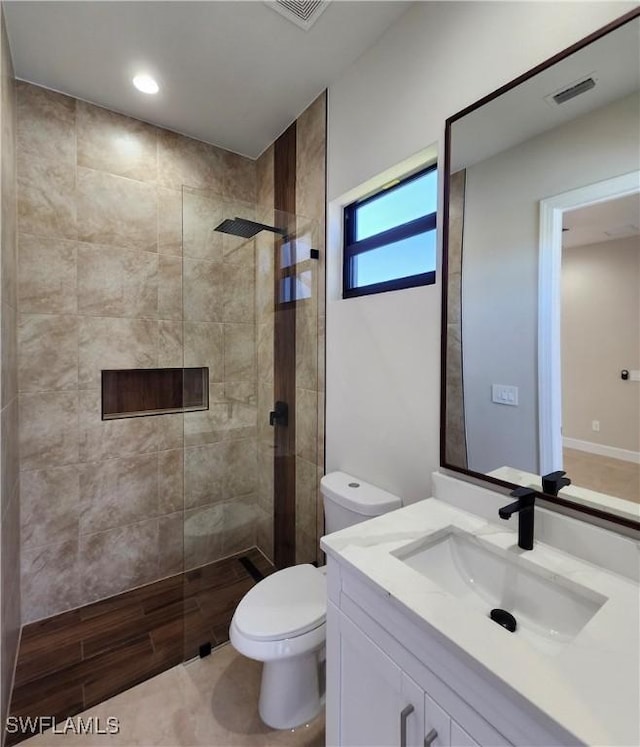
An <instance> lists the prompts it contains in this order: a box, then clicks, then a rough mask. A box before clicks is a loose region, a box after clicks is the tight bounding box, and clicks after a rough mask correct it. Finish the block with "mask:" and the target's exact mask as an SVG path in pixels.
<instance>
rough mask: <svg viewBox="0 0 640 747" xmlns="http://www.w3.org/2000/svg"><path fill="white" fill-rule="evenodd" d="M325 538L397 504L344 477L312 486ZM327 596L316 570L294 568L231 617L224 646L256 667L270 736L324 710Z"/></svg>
mask: <svg viewBox="0 0 640 747" xmlns="http://www.w3.org/2000/svg"><path fill="white" fill-rule="evenodd" d="M320 492H321V494H322V498H323V502H324V516H325V530H326V533H327V534H331V533H332V532H337V531H338V530H339V529H345V528H346V527H349V526H352V525H353V524H357V523H358V522H361V521H366V520H367V519H371V518H373V517H374V516H380V515H381V514H385V513H387V512H389V511H393V510H394V509H396V508H400V506H401V505H402V501H401V500H400V498H398V497H397V496H395V495H392V494H391V493H387V491H386V490H381V489H380V488H377V487H375V486H374V485H370V484H368V483H366V482H364V481H363V480H359V479H358V478H356V477H353V476H352V475H347V474H346V473H344V472H332V473H330V474H328V475H325V476H324V477H323V478H322V480H321V482H320ZM326 612H327V589H326V581H325V575H324V570H323V569H318V568H316V567H315V566H313V565H310V564H304V565H295V566H292V567H291V568H284V569H283V570H281V571H277V572H276V573H273V574H272V575H270V576H267V578H265V579H263V580H262V581H260V582H259V583H258V584H256V585H255V586H254V587H253V588H252V589H251V590H250V591H249V592H248V593H247V594H246V595H245V596H244V598H243V599H242V601H241V602H240V604H239V605H238V607H237V608H236V611H235V613H234V615H233V620H232V621H231V628H230V631H229V633H230V638H231V645H232V646H233V647H234V648H235V649H236V651H238V652H239V653H241V654H243V655H244V656H247V657H248V658H250V659H255V660H256V661H261V662H263V668H262V682H261V685H260V700H259V704H258V710H259V713H260V718H261V719H262V720H263V721H264V723H265V724H267V726H270V727H272V728H273V729H293V728H295V727H297V726H301V725H303V724H306V723H308V722H309V721H311V720H312V719H313V718H315V716H317V715H318V713H319V712H320V711H321V710H322V707H323V705H324V658H325V628H326V624H325V619H326Z"/></svg>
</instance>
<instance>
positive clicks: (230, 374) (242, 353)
mask: <svg viewBox="0 0 640 747" xmlns="http://www.w3.org/2000/svg"><path fill="white" fill-rule="evenodd" d="M224 377H225V380H227V381H242V380H244V379H251V380H252V379H255V378H256V331H255V326H254V325H253V324H225V325H224Z"/></svg>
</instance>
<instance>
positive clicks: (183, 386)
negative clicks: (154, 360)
mask: <svg viewBox="0 0 640 747" xmlns="http://www.w3.org/2000/svg"><path fill="white" fill-rule="evenodd" d="M207 409H209V369H208V368H207V367H201V368H138V369H123V370H106V371H102V419H103V420H117V419H119V418H136V417H143V416H146V415H164V414H170V413H179V412H198V411H201V410H207Z"/></svg>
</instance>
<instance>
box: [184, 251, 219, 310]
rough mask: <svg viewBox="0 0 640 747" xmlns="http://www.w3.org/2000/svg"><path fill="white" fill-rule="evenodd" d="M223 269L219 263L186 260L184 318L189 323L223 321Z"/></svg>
mask: <svg viewBox="0 0 640 747" xmlns="http://www.w3.org/2000/svg"><path fill="white" fill-rule="evenodd" d="M222 268H223V266H222V265H221V264H220V263H219V262H206V261H204V260H196V259H185V260H184V318H185V319H186V320H187V321H190V322H221V321H222V309H223V275H222Z"/></svg>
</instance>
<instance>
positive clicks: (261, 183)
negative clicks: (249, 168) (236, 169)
mask: <svg viewBox="0 0 640 747" xmlns="http://www.w3.org/2000/svg"><path fill="white" fill-rule="evenodd" d="M256 202H257V203H258V205H260V206H267V207H270V208H273V145H270V146H269V147H268V148H267V149H266V150H265V151H264V153H263V154H262V155H261V156H260V158H258V160H257V161H256ZM264 222H266V221H264Z"/></svg>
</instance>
